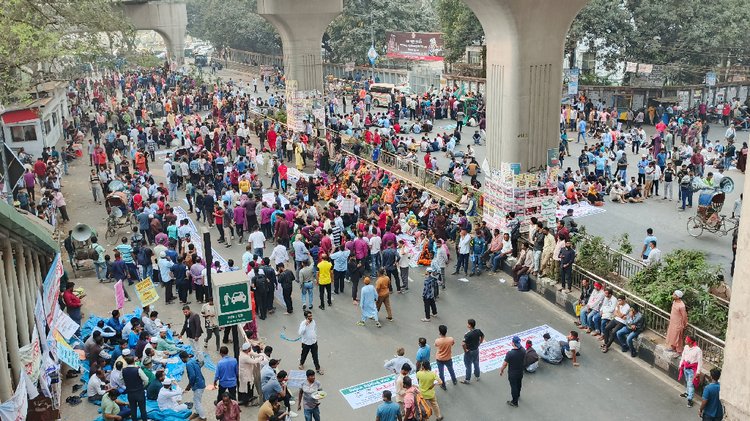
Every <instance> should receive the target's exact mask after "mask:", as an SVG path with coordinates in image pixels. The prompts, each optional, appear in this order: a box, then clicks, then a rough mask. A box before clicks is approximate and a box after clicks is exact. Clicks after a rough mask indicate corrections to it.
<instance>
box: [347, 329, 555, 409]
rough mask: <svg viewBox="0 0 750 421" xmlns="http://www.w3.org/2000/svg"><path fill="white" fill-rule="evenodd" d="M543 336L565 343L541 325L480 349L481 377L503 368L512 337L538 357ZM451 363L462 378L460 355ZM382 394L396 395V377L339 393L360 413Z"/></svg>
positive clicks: (463, 369) (462, 365) (351, 387)
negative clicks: (532, 347) (385, 392)
mask: <svg viewBox="0 0 750 421" xmlns="http://www.w3.org/2000/svg"><path fill="white" fill-rule="evenodd" d="M545 333H549V334H550V336H552V339H554V340H558V341H564V340H566V337H565V335H563V334H562V333H560V332H558V331H556V330H555V329H552V328H551V327H549V326H547V325H542V326H537V327H535V328H533V329H529V330H525V331H523V332H518V333H514V334H512V335H508V336H505V337H503V338H499V339H495V340H492V341H489V342H485V343H483V344H482V345H480V346H479V370H480V371H481V372H482V373H486V372H489V371H493V370H497V369H499V368H500V367H501V366H502V365H503V361H504V359H505V354H506V353H507V352H508V351H510V350H511V349H512V345H511V343H510V342H511V339H512V338H513V336H518V337H519V338H521V344H525V343H526V341H527V340H531V341H532V343H533V344H534V348H535V349H536V350H537V352H539V353H541V344H542V342H544V339H543V338H542V335H544V334H545ZM452 361H453V369H454V371H455V373H456V378H459V377H465V376H466V368H465V366H464V364H463V354H460V355H454V356H453V358H452ZM431 367H434V369H433V371H435V372H437V364H436V363H435V362H432V364H431ZM412 378H413V380H415V381H416V377H415V375H412ZM384 390H390V391H391V392H392V393H393V394H394V395H395V393H396V375H395V374H391V375H388V376H383V377H380V378H377V379H374V380H370V381H367V382H364V383H360V384H357V385H354V386H350V387H347V388H344V389H341V390H340V392H341V394H342V395H343V396H344V399H346V401H347V402H348V403H349V405H350V406H351V407H352V409H359V408H363V407H365V406H368V405H372V404H375V403H379V402H382V400H383V391H384Z"/></svg>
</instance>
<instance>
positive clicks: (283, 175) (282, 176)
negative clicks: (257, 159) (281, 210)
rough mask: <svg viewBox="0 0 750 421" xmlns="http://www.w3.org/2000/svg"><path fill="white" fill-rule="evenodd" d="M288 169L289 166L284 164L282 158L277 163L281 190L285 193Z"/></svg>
mask: <svg viewBox="0 0 750 421" xmlns="http://www.w3.org/2000/svg"><path fill="white" fill-rule="evenodd" d="M288 170H289V168H288V167H287V166H286V164H285V163H284V161H283V160H282V161H281V164H279V180H281V190H282V191H284V193H286V188H287V186H286V185H287V181H288V178H287V171H288Z"/></svg>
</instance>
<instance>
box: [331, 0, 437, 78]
mask: <svg viewBox="0 0 750 421" xmlns="http://www.w3.org/2000/svg"><path fill="white" fill-rule="evenodd" d="M436 28H437V20H436V18H435V13H434V8H433V7H432V5H431V4H430V2H423V1H421V0H404V1H392V0H350V1H346V2H344V12H343V13H342V14H341V15H339V16H338V17H337V18H336V19H334V20H333V22H331V25H330V26H329V27H328V30H327V31H326V33H327V34H328V37H329V38H330V40H329V41H328V44H329V46H330V48H331V51H330V57H329V58H330V59H331V60H332V61H334V62H348V61H354V62H356V63H360V64H362V63H366V62H367V51H368V50H369V49H370V45H371V44H372V37H373V36H374V41H375V49H376V50H377V52H378V54H379V55H381V56H383V55H385V41H386V32H388V31H417V32H418V31H427V32H430V31H435V29H436Z"/></svg>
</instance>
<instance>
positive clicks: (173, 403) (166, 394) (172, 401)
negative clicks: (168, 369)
mask: <svg viewBox="0 0 750 421" xmlns="http://www.w3.org/2000/svg"><path fill="white" fill-rule="evenodd" d="M161 384H162V386H163V387H162V388H161V390H160V391H159V397H158V398H157V399H156V403H157V404H158V405H159V410H160V411H164V410H166V409H171V410H173V411H176V412H182V411H187V410H188V407H187V405H185V404H184V403H182V390H181V389H180V388H179V386H177V385H175V386H174V389H173V388H172V379H170V378H166V379H164V381H163V382H161Z"/></svg>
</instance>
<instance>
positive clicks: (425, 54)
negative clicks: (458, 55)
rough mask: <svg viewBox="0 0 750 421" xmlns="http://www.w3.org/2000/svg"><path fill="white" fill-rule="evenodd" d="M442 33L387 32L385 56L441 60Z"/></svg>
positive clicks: (442, 53)
mask: <svg viewBox="0 0 750 421" xmlns="http://www.w3.org/2000/svg"><path fill="white" fill-rule="evenodd" d="M443 55H444V50H443V34H441V33H439V32H387V33H386V55H385V56H386V57H388V58H400V59H408V60H426V61H442V60H443Z"/></svg>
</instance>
